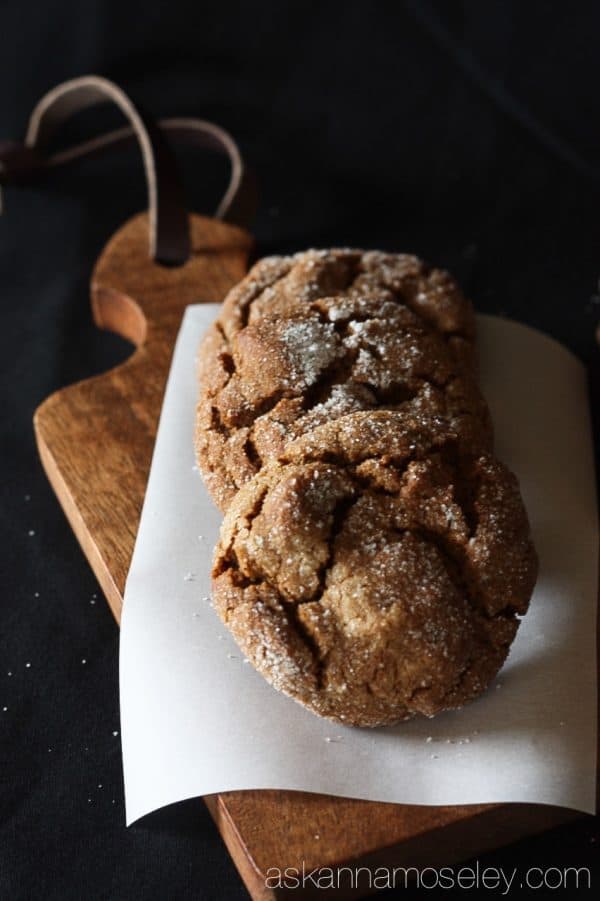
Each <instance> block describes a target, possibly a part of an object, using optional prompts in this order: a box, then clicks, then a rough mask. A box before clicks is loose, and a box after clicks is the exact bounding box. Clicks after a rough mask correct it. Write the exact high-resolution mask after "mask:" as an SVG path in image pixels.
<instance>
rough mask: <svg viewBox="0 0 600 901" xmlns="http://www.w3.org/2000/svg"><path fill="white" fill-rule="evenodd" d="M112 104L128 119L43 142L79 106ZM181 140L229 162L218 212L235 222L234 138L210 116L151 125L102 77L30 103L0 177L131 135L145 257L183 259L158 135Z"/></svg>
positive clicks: (168, 162)
mask: <svg viewBox="0 0 600 901" xmlns="http://www.w3.org/2000/svg"><path fill="white" fill-rule="evenodd" d="M106 102H113V103H115V104H116V105H117V106H118V108H119V109H120V110H121V112H122V113H123V114H124V115H125V117H126V118H127V119H128V120H129V125H128V126H126V127H124V128H119V129H116V130H114V131H111V132H107V133H105V134H102V135H99V136H97V137H95V138H92V139H90V140H88V141H84V142H83V143H80V144H77V145H76V146H73V147H69V148H67V149H65V150H61V151H58V152H55V153H49V152H48V148H49V146H50V144H51V142H52V139H53V138H54V136H55V134H56V133H57V132H58V130H59V129H60V127H61V126H62V125H63V123H64V122H65V121H66V120H67V119H68V118H70V116H72V115H75V114H76V113H78V112H80V111H81V110H83V109H86V108H89V107H91V106H95V105H96V104H99V103H106ZM165 133H168V134H169V135H170V136H172V137H173V138H175V139H178V140H185V141H187V142H190V143H192V144H194V145H196V146H199V147H201V148H204V149H209V150H215V151H218V152H221V153H224V154H225V155H226V156H227V157H228V159H229V161H230V164H231V176H230V181H229V185H228V187H227V190H226V192H225V194H224V196H223V199H222V200H221V202H220V204H219V206H218V208H217V211H216V214H215V215H216V216H217V218H226V219H227V220H228V221H236V222H239V221H240V218H241V215H243V216H244V218H246V216H245V213H246V211H245V210H243V203H241V198H242V194H243V193H244V191H243V190H242V189H243V188H245V186H246V184H247V180H246V179H245V172H244V164H243V161H242V157H241V155H240V152H239V149H238V147H237V145H236V143H235V141H234V140H233V138H232V137H231V136H230V135H229V134H228V132H226V131H225V130H224V129H222V128H220V127H219V126H218V125H215V124H213V123H212V122H206V121H204V120H202V119H193V118H175V119H164V120H161V121H160V122H159V123H158V124H155V123H154V122H153V121H152V119H151V118H150V117H148V116H147V115H145V114H144V113H142V112H141V111H140V108H139V107H136V106H134V104H133V103H132V102H131V100H130V99H129V97H128V96H127V95H126V94H125V93H124V92H123V91H122V90H121V88H119V87H118V86H117V85H115V84H114V83H113V82H111V81H108V80H107V79H105V78H100V77H98V76H95V75H88V76H84V77H82V78H76V79H73V80H71V81H67V82H64V83H63V84H60V85H58V86H57V87H56V88H53V90H51V91H50V92H49V93H48V94H46V95H45V96H44V97H42V99H41V100H40V101H39V102H38V104H37V105H36V107H35V109H34V110H33V112H32V114H31V117H30V120H29V126H28V128H27V134H26V137H25V142H24V145H18V144H14V143H10V142H5V143H2V144H0V184H19V183H23V182H25V181H31V180H32V179H34V178H35V177H36V176H39V175H40V174H42V173H43V172H44V171H46V170H48V169H52V168H54V167H56V166H61V165H64V164H66V163H69V162H71V161H72V160H75V159H78V158H81V157H83V156H92V155H95V154H97V153H100V152H103V151H104V150H106V149H108V148H109V147H113V146H118V145H120V144H123V143H125V142H128V141H131V140H132V139H133V138H135V139H137V142H138V144H139V146H140V149H141V152H142V159H143V162H144V170H145V173H146V183H147V189H148V211H149V223H150V236H149V237H150V256H151V257H152V258H153V259H155V260H156V261H158V262H161V263H165V264H167V265H178V264H181V263H184V262H185V260H186V259H187V258H188V257H189V254H190V243H189V231H188V217H187V211H186V207H185V203H184V195H183V189H182V185H181V181H180V178H179V172H178V168H177V164H176V161H175V158H174V155H173V153H172V151H171V148H170V147H169V144H168V142H167V140H166V138H165Z"/></svg>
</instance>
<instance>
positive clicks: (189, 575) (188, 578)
mask: <svg viewBox="0 0 600 901" xmlns="http://www.w3.org/2000/svg"><path fill="white" fill-rule="evenodd" d="M183 581H184V582H193V581H194V573H186V574H185V576H184V577H183Z"/></svg>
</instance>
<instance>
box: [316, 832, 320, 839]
mask: <svg viewBox="0 0 600 901" xmlns="http://www.w3.org/2000/svg"><path fill="white" fill-rule="evenodd" d="M315 838H316V840H317V841H319V839H320V838H321V836H320V835H319V833H318V832H315Z"/></svg>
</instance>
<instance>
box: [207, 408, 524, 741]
mask: <svg viewBox="0 0 600 901" xmlns="http://www.w3.org/2000/svg"><path fill="white" fill-rule="evenodd" d="M363 415H364V414H356V415H352V414H351V415H350V416H348V417H345V418H344V419H341V420H339V421H337V422H336V423H334V424H333V427H335V428H336V429H337V431H338V432H340V433H342V432H345V433H346V434H345V436H344V435H340V436H339V440H338V441H337V443H336V450H335V453H333V454H330V462H323V460H322V459H320V456H321V452H320V449H319V447H316V448H315V449H314V450H313V452H312V453H313V457H314V459H312V460H308V459H307V456H306V452H305V449H304V450H303V448H302V447H301V443H302V442H299V443H298V445H294V444H292V445H291V447H290V449H289V452H288V457H289V462H279V463H274V464H271V465H270V466H268V467H266V468H265V469H263V470H262V471H261V472H260V473H259V474H258V475H257V476H255V477H254V478H253V479H252V480H251V481H250V482H249V483H247V484H246V485H245V486H244V487H243V488H242V489H241V490H240V491H239V492H238V494H237V495H236V497H235V498H234V500H233V502H232V504H231V506H230V508H229V510H228V512H227V514H226V517H225V521H224V524H223V529H222V533H221V541H220V543H219V545H218V548H217V551H216V555H215V566H214V582H213V596H214V603H215V607H216V609H217V611H218V613H219V615H220V616H221V617H222V619H223V621H224V622H225V623H226V624H227V626H228V627H229V629H230V630H231V631H232V633H233V635H234V637H235V639H236V641H237V642H238V644H239V645H240V647H241V649H242V650H243V652H244V653H245V654H246V656H247V657H248V658H249V659H250V660H251V662H252V663H253V664H254V666H255V667H256V668H257V669H258V670H259V671H260V672H261V673H262V674H263V675H264V676H265V677H266V678H267V679H268V681H269V682H271V684H272V685H274V686H275V687H276V688H278V689H279V690H281V691H283V692H285V693H286V694H288V695H290V696H291V697H293V698H295V700H297V701H299V702H301V703H302V704H304V705H306V706H307V707H309V708H310V709H312V710H313V711H314V712H315V713H318V714H320V715H321V716H326V717H329V718H333V719H339V720H341V721H343V722H346V723H348V724H354V725H360V726H377V725H383V724H391V723H395V722H398V721H399V720H403V719H407V718H410V717H412V716H414V715H416V714H424V715H426V716H432V715H434V714H436V713H438V712H440V711H442V710H447V709H452V708H456V707H460V706H462V705H463V704H464V703H466V702H467V701H469V700H471V699H472V698H474V697H476V696H477V695H478V694H480V693H481V692H482V691H483V690H484V689H485V688H486V687H487V685H488V684H489V682H490V681H491V679H492V678H493V677H494V676H495V674H496V673H497V671H498V669H499V668H500V666H501V665H502V663H503V662H504V659H505V657H506V654H507V653H508V648H509V646H510V643H511V641H512V640H513V638H514V635H515V633H516V630H517V627H518V621H519V620H518V617H519V616H520V615H521V614H523V613H524V612H525V611H526V609H527V605H528V601H529V596H530V594H531V591H532V588H533V584H534V582H535V576H536V559H535V552H534V550H533V547H532V544H531V540H530V537H529V527H528V523H527V516H526V513H525V510H524V507H523V504H522V502H521V499H520V495H519V491H518V486H517V484H516V480H515V478H514V476H513V475H512V474H511V473H510V472H509V471H508V470H507V469H506V468H505V467H504V466H502V464H500V463H499V462H498V461H496V460H494V458H493V457H491V456H489V455H487V456H482V457H479V458H474V459H471V460H469V461H468V462H465V461H464V460H463V458H461V457H460V455H459V454H457V453H456V440H455V438H454V437H453V436H452V435H451V434H449V435H447V436H446V437H445V438H444V437H443V436H441V435H439V434H438V435H436V436H431V440H429V441H428V440H426V439H423V441H422V443H421V445H420V446H419V447H416V448H415V446H414V445H413V444H412V442H410V441H407V443H406V445H405V446H404V447H403V448H402V447H401V446H400V442H396V447H395V452H394V454H393V459H392V458H390V459H389V460H387V461H386V462H385V463H383V462H381V458H380V455H379V448H378V447H372V448H370V449H369V448H365V435H364V423H361V421H360V419H361V417H362V416H363ZM393 415H394V414H389V417H388V418H384V419H383V420H382V422H381V423H380V429H381V430H382V431H383V432H386V431H387V432H388V438H389V445H390V446H391V444H393V441H394V434H397V432H396V429H397V423H395V422H394V421H393ZM358 436H362V441H361V442H360V447H361V449H360V451H359V450H357V448H358V444H359V442H358V441H356V439H357V437H358ZM381 437H382V440H385V439H384V436H381ZM303 440H306V439H303ZM411 445H412V446H411ZM428 445H429V447H428ZM296 460H303V461H304V462H301V463H300V462H295V461H296ZM373 461H375V464H374V463H373Z"/></svg>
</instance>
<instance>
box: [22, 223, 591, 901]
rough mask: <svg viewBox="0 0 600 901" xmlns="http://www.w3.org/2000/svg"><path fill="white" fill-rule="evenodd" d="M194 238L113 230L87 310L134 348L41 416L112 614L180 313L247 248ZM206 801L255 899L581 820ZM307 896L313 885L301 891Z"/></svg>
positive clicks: (45, 450) (297, 797) (46, 443)
mask: <svg viewBox="0 0 600 901" xmlns="http://www.w3.org/2000/svg"><path fill="white" fill-rule="evenodd" d="M191 238H192V249H193V252H192V255H191V258H190V259H189V261H188V262H187V263H186V264H185V265H183V266H181V267H177V268H168V267H164V266H161V265H159V264H156V263H154V262H152V260H150V259H149V257H148V224H147V219H146V215H145V214H142V215H139V216H136V217H135V218H133V219H132V220H130V221H129V222H128V223H127V224H126V225H124V226H123V228H121V229H120V231H118V232H117V234H116V235H114V237H113V238H112V240H111V241H110V242H109V243H108V245H107V247H106V248H105V250H104V252H103V253H102V255H101V257H100V259H99V260H98V263H97V264H96V267H95V269H94V272H93V276H92V282H91V301H92V312H93V316H94V320H95V322H96V324H97V325H98V326H99V328H103V329H109V330H112V331H114V332H117V333H118V334H120V335H122V336H123V337H125V338H127V339H129V340H130V341H131V342H132V344H134V345H135V348H136V349H135V351H134V352H133V354H132V356H131V357H130V358H129V359H128V360H127V361H126V362H125V363H124V364H122V365H121V366H118V367H116V368H115V369H113V370H111V371H110V372H107V373H105V374H103V375H100V376H97V377H95V378H92V379H88V380H87V381H83V382H79V383H78V384H76V385H72V386H70V387H68V388H64V389H62V390H61V391H58V392H56V393H55V394H53V395H52V396H51V397H49V398H48V399H47V400H46V401H45V402H44V403H43V404H42V405H41V406H40V407H39V409H38V410H37V412H36V414H35V418H34V424H35V433H36V438H37V443H38V448H39V452H40V456H41V459H42V462H43V465H44V468H45V470H46V473H47V475H48V478H49V479H50V482H51V483H52V486H53V488H54V490H55V492H56V494H57V496H58V499H59V501H60V503H61V504H62V506H63V509H64V511H65V513H66V515H67V517H68V519H69V522H70V523H71V525H72V527H73V530H74V532H75V534H76V535H77V538H78V540H79V543H80V544H81V546H82V548H83V550H84V552H85V554H86V556H87V558H88V560H89V562H90V564H91V566H92V568H93V570H94V572H95V574H96V576H97V578H98V580H99V582H100V585H101V586H102V589H103V591H104V593H105V595H106V599H107V601H108V603H109V604H110V607H111V609H112V611H113V613H114V615H115V618H116V620H117V622H118V621H119V619H120V613H121V606H122V602H123V592H124V588H125V580H126V577H127V572H128V569H129V562H130V560H131V556H132V552H133V546H134V542H135V537H136V533H137V527H138V522H139V517H140V512H141V508H142V502H143V498H144V492H145V489H146V481H147V476H148V472H149V468H150V461H151V457H152V450H153V446H154V439H155V435H156V429H157V425H158V418H159V413H160V408H161V404H162V397H163V392H164V387H165V383H166V379H167V375H168V372H169V366H170V362H171V354H172V351H173V347H174V342H175V338H176V335H177V332H178V329H179V326H180V323H181V317H182V314H183V311H184V309H185V307H186V306H187V305H188V304H190V303H198V302H201V301H206V302H210V301H213V302H214V301H220V300H222V299H223V297H224V296H225V294H226V293H227V291H228V290H229V288H230V287H231V286H232V285H233V284H235V282H237V281H239V279H240V278H242V276H243V275H244V274H245V272H246V270H247V265H248V258H249V255H250V252H251V249H252V238H251V237H250V235H249V234H247V233H246V232H245V231H243V230H242V229H240V228H237V227H234V226H232V225H226V224H224V223H223V222H219V221H216V220H213V219H206V218H203V217H200V216H192V217H191ZM204 800H205V802H206V804H207V805H208V808H209V810H210V812H211V814H212V816H213V817H214V820H215V822H216V824H217V826H218V828H219V830H220V832H221V835H222V836H223V839H224V841H225V843H226V845H227V847H228V849H229V851H230V853H231V855H232V857H233V860H234V861H235V864H236V866H237V868H238V870H239V872H240V874H241V876H242V879H243V880H244V882H245V884H246V886H247V888H248V890H249V892H250V894H251V896H252V897H253V898H255V899H267V898H269V899H272V898H279V897H283V895H284V894H287V893H286V892H285V891H284V890H282V889H281V890H280V889H277V888H270V887H267V886H266V885H265V879H266V876H267V874H268V871H269V869H270V868H274V867H278V868H280V869H281V870H284V869H285V868H286V867H296V868H298V869H300V870H301V869H302V865H303V864H304V867H305V870H306V871H307V872H308V871H311V870H313V869H314V868H315V867H325V868H327V867H331V868H336V867H339V866H342V865H352V866H354V865H361V866H368V867H371V868H376V867H380V866H390V867H391V866H396V867H401V866H413V867H424V866H433V867H439V866H441V865H445V864H452V863H455V862H458V861H460V860H466V859H468V858H470V857H473V856H475V855H477V854H480V853H482V852H485V851H487V850H490V849H493V848H497V847H499V846H501V845H503V844H506V843H508V842H511V841H515V840H516V839H519V838H522V837H524V836H527V835H530V834H533V833H535V832H538V831H541V830H543V829H546V828H550V827H552V826H555V825H557V824H559V823H563V822H566V821H568V820H571V819H573V818H575V817H576V816H578V814H576V813H573V812H569V811H565V810H562V809H558V808H551V807H547V806H535V805H525V804H518V805H513V804H494V805H489V804H488V805H470V806H464V807H419V806H406V805H399V804H382V803H372V802H367V801H352V800H347V799H344V798H332V797H328V796H324V795H314V794H305V793H300V792H283V791H247V792H227V793H224V794H220V795H212V796H210V797H207V798H205V799H204ZM324 872H326V871H324ZM348 883H349V879H347V880H345V881H344V885H345V889H344V890H343V891H341V892H336V897H357V896H359V895H361V894H365V890H366V887H367V884H368V880H367V879H366V877H364V878H363V879H362V881H361V882H360V884H359V888H358V891H356V889H352V888H350V887H349V885H348ZM295 894H298V891H296V892H295ZM310 894H311V891H310V884H309V888H308V889H307V890H306V891H305V893H304V894H303V897H308V896H309V895H310ZM312 894H315V895H316V896H318V897H322V896H323V892H322V891H318V890H317V889H315V888H314V887H313V892H312Z"/></svg>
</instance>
